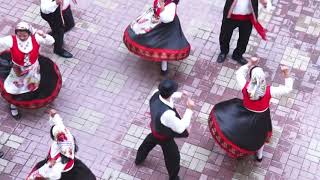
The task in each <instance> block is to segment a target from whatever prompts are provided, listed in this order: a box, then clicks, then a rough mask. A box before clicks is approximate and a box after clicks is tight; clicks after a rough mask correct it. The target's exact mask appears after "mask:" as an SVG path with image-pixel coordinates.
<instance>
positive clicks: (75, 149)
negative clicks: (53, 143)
mask: <svg viewBox="0 0 320 180" xmlns="http://www.w3.org/2000/svg"><path fill="white" fill-rule="evenodd" d="M53 127H54V126H51V128H50V137H51V139H52V140H54V136H53V132H52V130H53ZM73 140H74V152H78V151H79V146H78V145H77V140H76V138H75V137H74V136H73Z"/></svg>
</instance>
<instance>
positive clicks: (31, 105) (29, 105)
mask: <svg viewBox="0 0 320 180" xmlns="http://www.w3.org/2000/svg"><path fill="white" fill-rule="evenodd" d="M54 70H55V73H56V74H57V76H58V80H57V84H56V87H55V89H54V91H53V92H52V94H51V95H50V96H49V97H46V98H43V99H35V100H31V101H17V100H15V99H14V98H13V96H12V95H11V94H9V93H7V92H6V91H5V89H4V82H2V81H0V91H1V96H2V97H3V98H4V99H5V100H6V101H8V102H9V103H10V104H13V105H16V106H18V107H21V108H26V109H38V108H41V107H43V106H46V105H47V104H49V103H51V102H52V101H53V100H54V99H55V98H56V97H57V96H58V94H59V92H60V89H61V87H62V78H61V74H60V71H59V68H58V66H57V65H56V64H55V63H54Z"/></svg>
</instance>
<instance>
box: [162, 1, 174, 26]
mask: <svg viewBox="0 0 320 180" xmlns="http://www.w3.org/2000/svg"><path fill="white" fill-rule="evenodd" d="M176 7H177V5H176V3H173V2H172V3H169V4H167V5H166V6H165V7H164V10H163V11H162V12H161V13H160V21H161V22H163V23H170V22H172V21H173V20H174V17H175V16H176Z"/></svg>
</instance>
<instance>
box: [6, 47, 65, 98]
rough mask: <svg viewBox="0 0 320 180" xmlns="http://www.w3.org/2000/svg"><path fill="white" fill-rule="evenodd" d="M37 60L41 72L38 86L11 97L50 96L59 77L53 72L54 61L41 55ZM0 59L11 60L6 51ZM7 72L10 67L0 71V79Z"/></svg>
mask: <svg viewBox="0 0 320 180" xmlns="http://www.w3.org/2000/svg"><path fill="white" fill-rule="evenodd" d="M38 60H39V65H40V74H41V80H40V85H39V88H38V89H37V90H35V91H33V92H28V93H23V94H19V95H12V96H13V99H15V100H19V101H29V100H34V99H43V98H46V97H49V96H51V94H52V92H53V91H54V90H55V88H56V84H57V81H58V78H59V77H58V75H57V74H56V72H55V69H54V62H53V61H51V60H50V59H49V58H47V57H44V56H41V55H40V56H39V58H38ZM0 61H7V62H11V55H10V53H9V52H8V53H2V54H0ZM5 68H7V66H5ZM0 69H2V66H1V64H0ZM9 72H10V69H9V70H8V71H4V72H2V71H0V77H3V78H2V79H1V81H4V80H5V78H6V77H7V76H8V74H9Z"/></svg>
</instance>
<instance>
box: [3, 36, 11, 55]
mask: <svg viewBox="0 0 320 180" xmlns="http://www.w3.org/2000/svg"><path fill="white" fill-rule="evenodd" d="M12 45H13V42H12V36H6V37H1V38H0V52H2V51H5V50H9V49H10V48H12Z"/></svg>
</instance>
